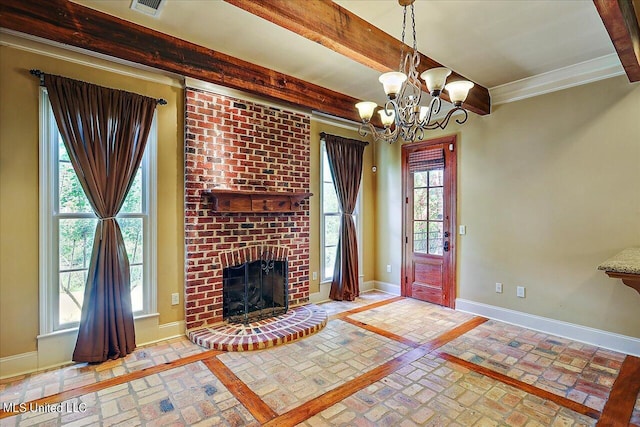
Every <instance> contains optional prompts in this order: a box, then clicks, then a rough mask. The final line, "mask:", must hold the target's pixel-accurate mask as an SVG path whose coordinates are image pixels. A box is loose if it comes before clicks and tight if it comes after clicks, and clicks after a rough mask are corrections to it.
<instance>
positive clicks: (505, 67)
mask: <svg viewBox="0 0 640 427" xmlns="http://www.w3.org/2000/svg"><path fill="white" fill-rule="evenodd" d="M290 1H303V0H290ZM75 2H76V3H78V4H81V5H84V6H87V7H90V8H93V9H96V10H99V11H102V12H105V13H108V14H110V15H114V16H117V17H119V18H122V19H124V20H127V21H131V22H134V23H136V24H139V25H143V26H145V27H149V28H152V29H154V30H157V31H160V32H163V33H166V34H169V35H172V36H174V37H177V38H181V39H184V40H187V41H190V42H193V43H196V44H199V45H202V46H205V47H208V48H210V49H213V50H216V51H219V52H222V53H226V54H228V55H231V56H234V57H237V58H240V59H243V60H245V61H249V62H252V63H255V64H258V65H261V66H264V67H267V68H270V69H273V70H276V71H279V72H282V73H285V74H288V75H291V76H294V77H297V78H300V79H302V80H305V81H308V82H311V83H314V84H317V85H319V86H323V87H326V88H329V89H332V90H335V91H337V92H341V93H344V94H347V95H350V96H353V97H355V98H359V99H368V100H373V101H376V102H378V103H382V102H383V101H384V99H385V97H384V94H383V92H382V89H381V86H380V85H379V84H378V82H377V78H378V76H379V74H380V72H379V71H375V70H372V69H370V68H368V67H366V66H364V65H362V64H360V63H358V62H356V61H354V60H352V59H349V58H347V57H345V56H342V55H341V54H338V53H336V52H334V51H332V50H330V49H328V48H326V47H324V46H322V45H320V44H318V43H316V42H313V41H311V40H308V39H306V38H304V37H302V36H300V35H298V34H295V33H293V32H291V31H289V30H286V29H284V28H282V27H279V26H277V25H275V24H272V23H271V22H269V21H267V20H264V19H262V18H260V17H257V16H255V15H252V14H251V13H249V12H246V11H244V10H242V9H240V8H238V7H236V6H233V5H231V4H229V3H226V2H224V1H220V0H214V1H212V0H189V1H185V0H167V1H166V4H165V5H164V8H163V9H162V11H161V14H160V16H159V17H151V16H148V15H145V14H142V13H140V12H137V11H133V10H131V9H130V5H131V0H109V1H104V0H75ZM335 2H336V3H338V4H339V5H340V6H342V7H343V8H345V9H347V10H349V11H351V12H353V13H354V14H356V15H358V16H360V17H361V18H363V19H364V20H366V21H368V22H370V23H372V24H373V25H375V26H376V27H378V28H380V29H381V30H383V31H385V32H387V33H388V34H390V35H392V36H393V37H396V38H397V39H400V37H401V24H402V7H401V6H399V5H398V2H397V0H335ZM415 16H416V32H417V37H418V50H419V51H420V52H421V53H423V54H425V55H427V56H429V57H430V58H432V59H434V60H436V61H438V62H440V63H442V64H443V65H445V66H447V67H449V68H451V69H454V70H455V71H456V72H458V73H459V74H461V75H463V76H465V77H467V78H469V79H470V80H473V81H475V82H476V83H478V84H480V85H482V86H484V87H487V88H489V89H491V88H495V87H497V86H501V85H506V84H510V83H513V82H516V81H520V80H522V79H527V78H532V77H534V76H540V75H545V73H551V74H552V73H553V72H554V71H556V70H559V69H563V68H565V67H570V66H573V65H575V64H579V63H583V62H585V61H591V60H594V59H598V58H603V57H604V58H607V59H608V60H609V61H610V60H613V61H617V64H618V67H619V60H618V58H617V56H615V54H616V50H615V49H614V46H613V44H612V42H611V39H610V38H609V35H608V34H607V31H606V29H605V27H604V25H603V23H602V20H601V19H600V16H599V15H598V11H597V10H596V7H595V6H594V3H593V2H592V1H591V0H548V1H545V0H519V1H516V0H511V1H506V0H446V1H445V0H442V1H437V0H436V1H427V0H417V1H416V2H415ZM409 34H410V32H408V35H409ZM405 42H407V43H408V44H411V41H410V40H405ZM398 59H399V58H398ZM619 68H621V67H619Z"/></svg>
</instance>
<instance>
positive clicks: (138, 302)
mask: <svg viewBox="0 0 640 427" xmlns="http://www.w3.org/2000/svg"><path fill="white" fill-rule="evenodd" d="M130 271H131V308H132V309H133V312H134V313H135V312H136V311H142V309H143V308H144V303H143V300H142V289H143V286H142V277H143V268H142V266H141V265H133V266H131V270H130Z"/></svg>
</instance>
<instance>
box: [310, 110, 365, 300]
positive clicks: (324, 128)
mask: <svg viewBox="0 0 640 427" xmlns="http://www.w3.org/2000/svg"><path fill="white" fill-rule="evenodd" d="M321 132H325V133H328V134H331V135H337V136H342V137H344V138H352V139H358V140H361V141H367V142H369V145H368V146H367V148H365V150H364V165H363V169H362V182H361V184H360V185H361V186H362V211H363V215H362V218H363V221H364V222H363V224H362V246H363V247H362V252H363V253H362V257H363V260H362V264H363V265H362V273H363V274H364V279H363V280H364V281H365V282H367V281H371V280H374V278H375V277H376V276H375V253H376V234H375V218H376V210H375V206H376V179H375V174H373V173H372V172H371V166H372V165H373V148H372V144H371V143H370V141H369V139H368V138H363V137H361V136H360V135H359V134H358V132H357V131H355V130H352V129H345V128H343V127H338V126H334V125H331V124H328V123H325V122H322V121H318V120H317V119H315V118H313V117H312V118H311V192H312V193H313V197H311V205H310V209H311V237H310V245H311V269H310V271H311V272H314V271H317V272H318V277H320V252H321V248H320V167H319V165H320V133H321ZM310 288H311V289H310V292H311V293H316V292H319V291H320V281H319V280H310Z"/></svg>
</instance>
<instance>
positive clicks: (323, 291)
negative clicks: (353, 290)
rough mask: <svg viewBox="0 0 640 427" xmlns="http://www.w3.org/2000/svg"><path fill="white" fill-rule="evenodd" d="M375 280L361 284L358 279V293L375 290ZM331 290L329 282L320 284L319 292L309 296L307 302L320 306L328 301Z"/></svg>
mask: <svg viewBox="0 0 640 427" xmlns="http://www.w3.org/2000/svg"><path fill="white" fill-rule="evenodd" d="M376 283H377V282H376V281H375V280H368V281H366V282H362V277H361V278H360V292H369V291H373V290H374V289H377V287H376ZM330 290H331V282H325V283H320V291H319V292H315V293H313V294H309V302H310V303H312V304H320V303H323V302H327V301H330V299H329V291H330Z"/></svg>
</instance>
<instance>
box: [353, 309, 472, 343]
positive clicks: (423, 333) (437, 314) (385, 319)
mask: <svg viewBox="0 0 640 427" xmlns="http://www.w3.org/2000/svg"><path fill="white" fill-rule="evenodd" d="M418 313H419V314H418ZM349 317H350V318H351V319H354V320H358V321H360V322H364V323H367V324H369V325H371V326H375V327H378V328H380V329H384V330H385V331H388V332H393V333H394V334H396V335H400V336H402V337H405V338H408V339H410V340H412V341H415V342H418V343H424V342H426V341H428V340H430V339H432V338H435V337H436V336H438V335H440V334H441V333H443V332H445V331H447V330H449V329H452V328H454V327H456V326H458V325H460V324H461V323H464V322H466V321H467V320H470V319H471V318H473V315H471V314H467V313H463V312H461V311H455V310H451V309H448V308H444V307H440V306H437V305H432V304H425V303H424V302H422V301H418V300H414V299H409V298H407V299H403V300H400V301H396V302H393V303H391V304H388V305H383V306H381V307H376V308H373V309H371V310H367V311H364V312H362V313H357V314H353V315H351V316H349ZM425 325H429V326H428V327H425Z"/></svg>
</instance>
